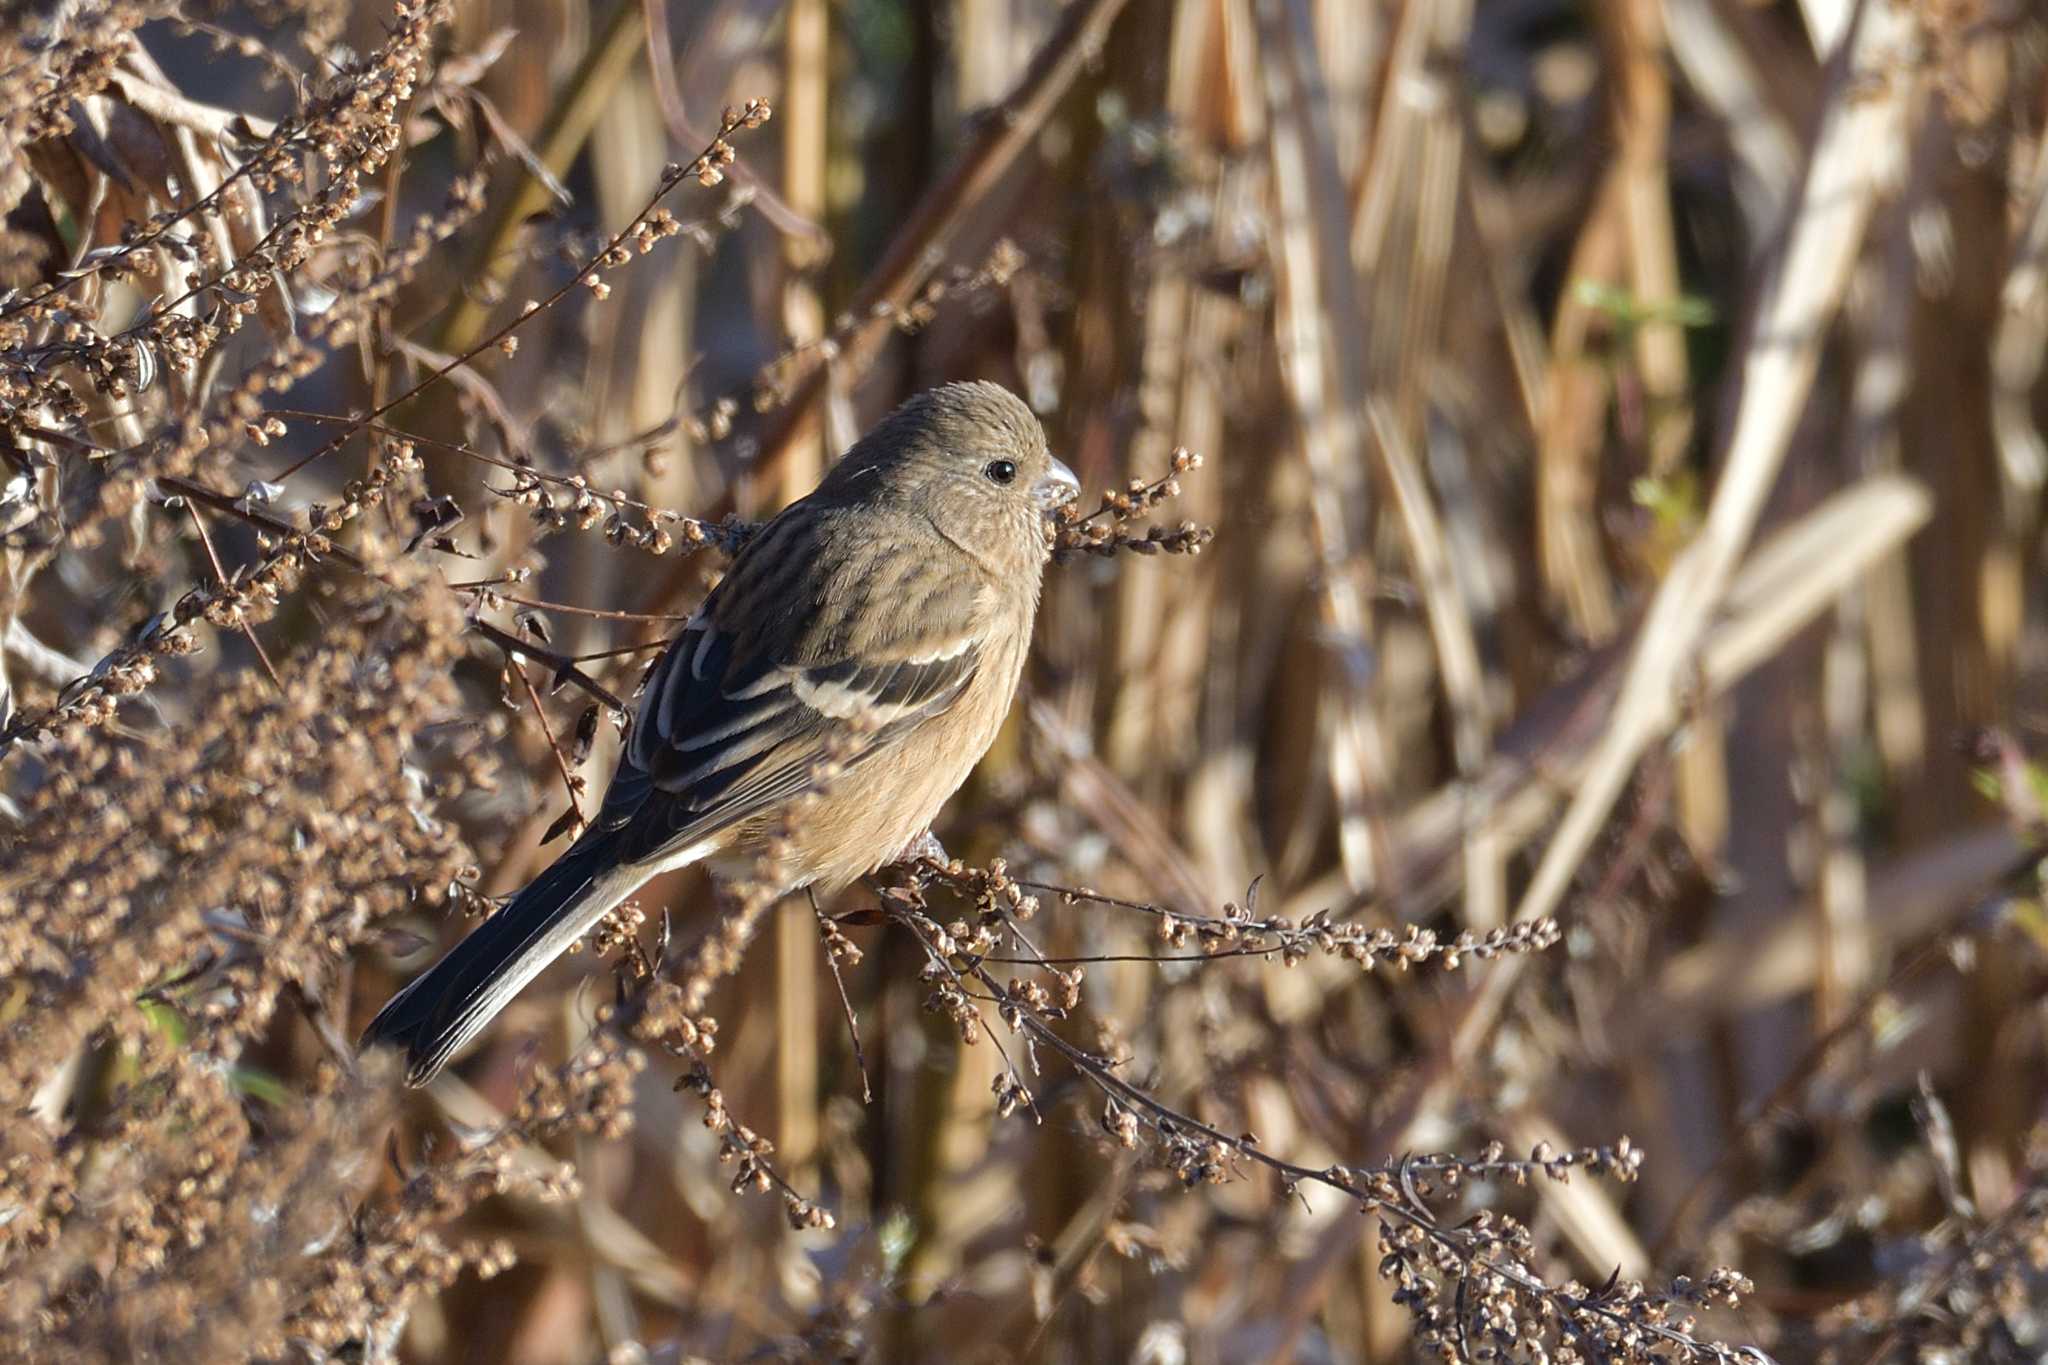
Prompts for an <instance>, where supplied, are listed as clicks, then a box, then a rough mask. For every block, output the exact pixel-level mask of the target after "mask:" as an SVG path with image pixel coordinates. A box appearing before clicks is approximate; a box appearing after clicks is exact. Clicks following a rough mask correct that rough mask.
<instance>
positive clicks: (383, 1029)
mask: <svg viewBox="0 0 2048 1365" xmlns="http://www.w3.org/2000/svg"><path fill="white" fill-rule="evenodd" d="M640 880H641V878H640V877H638V876H635V875H634V874H633V873H632V872H631V871H630V870H628V869H624V868H620V867H618V866H616V863H615V855H614V851H613V850H612V848H611V847H610V841H609V840H607V839H604V838H597V839H593V840H591V841H589V843H588V844H587V845H586V846H584V847H578V848H572V849H570V850H569V851H568V852H567V853H565V854H563V855H562V857H561V858H559V859H558V860H556V862H555V864H554V865H553V866H552V867H550V868H548V870H547V871H545V872H543V873H541V874H540V876H538V877H536V878H534V879H533V881H532V882H531V883H530V884H529V885H528V886H527V887H526V889H525V890H523V891H521V892H520V893H519V894H518V895H516V896H514V897H513V898H512V900H511V903H510V904H508V905H506V906H505V907H504V908H503V909H501V910H499V911H498V912H497V913H495V914H493V915H492V916H491V917H490V918H488V919H486V920H485V921H484V922H483V924H482V925H480V926H478V927H477V928H476V929H475V930H473V931H472V932H471V933H470V935H469V937H467V938H465V939H463V940H462V942H460V943H458V944H456V945H455V946H454V947H453V948H451V949H449V950H448V953H447V955H446V956H445V957H443V958H442V959H441V960H440V961H439V962H436V963H435V964H434V965H433V966H432V967H429V968H428V969H427V970H426V971H425V972H424V973H422V974H421V975H420V976H419V978H418V979H416V980H415V981H413V982H412V984H411V985H409V986H407V987H406V988H405V989H404V990H402V991H400V992H399V993H398V994H397V995H394V996H392V997H391V1000H390V1003H388V1004H386V1005H385V1006H384V1008H383V1009H381V1010H379V1011H378V1012H377V1017H376V1018H375V1019H372V1020H371V1021H370V1027H369V1028H367V1029H365V1030H364V1031H363V1039H362V1044H361V1045H362V1046H363V1047H365V1048H368V1047H371V1046H373V1045H376V1044H387V1045H390V1046H394V1047H401V1048H404V1049H405V1054H406V1074H405V1079H406V1083H407V1084H409V1085H425V1084H426V1083H427V1082H428V1081H430V1080H432V1079H433V1078H434V1073H435V1072H437V1071H439V1070H440V1069H441V1068H442V1066H444V1065H445V1064H446V1063H447V1061H448V1059H449V1058H450V1057H452V1056H454V1055H455V1053H456V1051H457V1050H458V1049H460V1048H461V1047H462V1046H463V1045H464V1044H465V1043H467V1042H468V1041H469V1040H470V1039H472V1038H474V1037H476V1035H477V1034H478V1033H479V1032H481V1031H482V1030H483V1028H484V1026H485V1025H486V1024H488V1023H490V1022H491V1020H492V1019H494V1018H496V1017H497V1014H498V1011H499V1010H501V1009H503V1008H505V1006H506V1005H507V1004H509V1003H510V1002H511V1000H512V997H513V996H515V995H517V994H518V993H519V992H520V990H521V989H523V988H524V987H525V985H526V983H527V982H529V981H531V980H533V978H534V977H535V976H537V975H539V974H540V971H541V969H542V968H543V967H546V966H547V965H548V963H550V962H552V961H554V960H555V959H556V958H557V957H559V956H560V955H561V954H562V953H563V952H564V951H566V950H567V949H568V947H569V945H570V944H571V943H574V942H575V941H576V940H577V939H578V938H580V937H581V936H582V935H583V934H584V933H585V932H586V931H588V930H589V928H590V926H591V925H593V924H595V923H597V921H598V920H599V919H600V918H601V917H602V916H603V915H604V914H605V912H606V911H608V910H610V909H611V908H612V907H613V906H615V905H617V904H618V903H619V902H620V901H622V900H624V899H625V898H626V897H627V896H628V895H630V894H631V893H632V891H633V889H634V887H635V886H637V885H638V884H639V881H640Z"/></svg>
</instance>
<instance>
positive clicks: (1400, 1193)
mask: <svg viewBox="0 0 2048 1365" xmlns="http://www.w3.org/2000/svg"><path fill="white" fill-rule="evenodd" d="M920 870H921V871H923V872H926V873H930V872H933V871H936V870H937V869H935V868H933V867H930V866H925V867H924V868H922V869H920ZM884 904H885V908H886V913H888V914H889V916H890V917H891V918H892V919H894V920H895V921H896V922H897V923H899V924H901V925H903V926H904V927H905V928H906V929H908V930H909V931H910V932H911V933H912V934H914V935H916V937H917V940H918V942H919V944H920V946H922V947H923V949H924V951H925V954H926V958H927V961H928V962H929V963H930V964H932V967H933V969H935V970H937V971H939V972H941V973H942V974H943V977H944V979H946V980H948V981H950V982H951V983H952V985H953V987H954V989H955V990H956V991H959V992H960V993H961V994H962V995H964V996H965V997H966V998H967V999H970V1000H973V1001H976V1002H978V1003H979V1004H980V1005H982V1006H985V1007H989V1008H994V1009H996V1010H997V1011H998V1012H999V1013H1000V1014H1001V1015H1002V1017H1003V1019H1004V1021H1005V1022H1006V1023H1007V1024H1008V1025H1009V1027H1010V1028H1011V1029H1013V1030H1015V1031H1020V1032H1022V1033H1024V1034H1026V1035H1027V1036H1028V1037H1029V1038H1030V1039H1031V1040H1032V1041H1033V1042H1034V1043H1036V1044H1039V1045H1042V1046H1044V1047H1047V1048H1049V1049H1051V1050H1052V1051H1054V1052H1057V1053H1058V1054H1059V1055H1060V1056H1062V1057H1064V1058H1065V1059H1066V1060H1067V1062H1068V1064H1069V1065H1071V1066H1072V1067H1073V1068H1074V1069H1075V1070H1076V1071H1077V1072H1078V1073H1080V1074H1081V1075H1082V1076H1083V1077H1084V1078H1085V1079H1086V1080H1087V1081H1088V1082H1089V1083H1090V1084H1091V1085H1093V1086H1095V1087H1096V1089H1098V1090H1099V1091H1100V1092H1101V1093H1102V1094H1103V1095H1104V1096H1105V1097H1106V1098H1107V1099H1108V1100H1109V1101H1110V1102H1111V1106H1112V1108H1111V1110H1110V1111H1109V1115H1108V1116H1107V1117H1105V1120H1104V1126H1105V1128H1106V1129H1108V1130H1109V1131H1110V1132H1111V1134H1112V1136H1113V1137H1116V1138H1117V1139H1118V1140H1119V1141H1120V1142H1122V1144H1123V1145H1126V1146H1130V1145H1133V1144H1134V1141H1135V1138H1134V1135H1133V1134H1132V1130H1131V1129H1130V1128H1128V1127H1124V1126H1119V1125H1118V1123H1117V1122H1116V1120H1117V1119H1118V1117H1119V1116H1120V1115H1125V1114H1136V1115H1143V1116H1144V1121H1145V1122H1146V1123H1147V1124H1148V1125H1149V1126H1150V1127H1152V1128H1153V1130H1154V1131H1155V1132H1157V1133H1158V1134H1159V1135H1160V1136H1161V1137H1162V1138H1163V1139H1166V1140H1167V1141H1169V1142H1173V1141H1175V1140H1179V1141H1181V1142H1186V1141H1189V1140H1190V1135H1192V1136H1193V1137H1195V1138H1199V1139H1200V1140H1202V1142H1204V1143H1205V1144H1206V1145H1207V1147H1208V1150H1209V1152H1210V1153H1212V1154H1214V1155H1213V1156H1211V1157H1208V1158H1206V1159H1203V1164H1201V1165H1198V1166H1189V1165H1182V1166H1180V1167H1178V1168H1177V1174H1179V1175H1180V1177H1181V1179H1182V1180H1183V1182H1184V1183H1189V1184H1195V1183H1212V1182H1215V1181H1220V1180H1223V1179H1227V1178H1228V1176H1229V1171H1228V1168H1227V1167H1226V1166H1223V1165H1220V1164H1217V1158H1221V1159H1224V1160H1228V1159H1230V1158H1242V1159H1244V1160H1248V1161H1251V1162H1253V1163H1255V1164H1257V1165H1260V1166H1263V1167H1265V1168H1266V1169H1268V1170H1270V1171H1272V1172H1273V1173H1274V1174H1275V1175H1277V1176H1278V1177H1279V1178H1280V1180H1281V1182H1282V1186H1283V1188H1284V1189H1285V1190H1286V1191H1287V1192H1288V1193H1290V1194H1299V1187H1300V1186H1301V1185H1304V1184H1315V1185H1322V1186H1324V1187H1326V1188H1328V1189H1331V1190H1334V1191H1336V1192H1337V1193H1339V1194H1341V1195H1343V1196H1344V1197H1346V1198H1347V1199H1351V1200H1353V1201H1355V1202H1356V1203H1357V1204H1358V1205H1359V1208H1360V1210H1361V1212H1365V1213H1370V1214H1373V1215H1375V1216H1377V1217H1378V1218H1380V1219H1381V1220H1382V1221H1383V1222H1386V1223H1393V1224H1399V1225H1401V1226H1404V1227H1406V1228H1409V1229H1412V1230H1413V1231H1414V1232H1416V1233H1418V1234H1419V1235H1421V1236H1422V1237H1423V1238H1425V1239H1427V1240H1428V1241H1430V1242H1432V1243H1434V1244H1435V1245H1436V1246H1438V1247H1440V1248H1441V1249H1442V1250H1443V1251H1445V1252H1446V1253H1447V1254H1449V1255H1450V1256H1452V1257H1453V1258H1454V1259H1457V1260H1460V1261H1462V1262H1466V1263H1468V1264H1473V1265H1474V1268H1475V1270H1476V1269H1477V1263H1476V1261H1475V1260H1474V1257H1475V1255H1476V1254H1477V1252H1478V1248H1479V1246H1480V1244H1479V1243H1478V1242H1476V1241H1474V1240H1472V1239H1470V1238H1469V1237H1468V1236H1467V1235H1466V1233H1465V1232H1464V1230H1463V1229H1460V1228H1447V1227H1444V1226H1442V1225H1440V1224H1439V1223H1438V1222H1437V1220H1436V1218H1435V1217H1434V1216H1433V1215H1432V1214H1431V1212H1430V1211H1429V1210H1428V1208H1427V1207H1426V1206H1425V1205H1424V1204H1423V1203H1422V1200H1421V1198H1420V1197H1419V1195H1418V1193H1417V1189H1416V1178H1417V1176H1418V1175H1421V1174H1425V1173H1432V1172H1435V1173H1448V1172H1456V1173H1458V1175H1459V1176H1460V1177H1462V1176H1463V1175H1467V1174H1470V1175H1491V1174H1506V1175H1508V1176H1509V1177H1510V1178H1513V1179H1517V1180H1521V1181H1526V1180H1527V1179H1529V1178H1530V1176H1531V1175H1533V1174H1537V1173H1541V1174H1544V1175H1547V1176H1550V1177H1551V1178H1563V1177H1564V1176H1567V1175H1568V1174H1569V1171H1570V1170H1571V1168H1572V1167H1574V1166H1580V1165H1583V1166H1586V1167H1589V1168H1591V1169H1593V1170H1594V1171H1596V1172H1599V1171H1608V1172H1613V1173H1615V1174H1618V1175H1619V1176H1620V1177H1621V1178H1622V1179H1628V1178H1631V1177H1632V1175H1633V1173H1634V1170H1635V1167H1636V1165H1637V1164H1638V1163H1639V1162H1640V1160H1641V1153H1640V1152H1639V1151H1637V1150H1636V1149H1635V1148H1634V1147H1633V1146H1632V1145H1631V1144H1630V1143H1629V1142H1628V1140H1627V1139H1626V1138H1624V1139H1622V1140H1621V1142H1620V1143H1619V1144H1618V1145H1617V1147H1616V1148H1614V1149H1613V1150H1607V1149H1598V1150H1590V1151H1587V1152H1581V1153H1571V1154H1568V1155H1566V1156H1565V1157H1563V1158H1562V1159H1561V1160H1562V1162H1563V1164H1562V1165H1561V1166H1560V1165H1559V1164H1558V1162H1559V1161H1560V1158H1559V1157H1558V1155H1557V1154H1555V1153H1552V1152H1548V1151H1546V1150H1543V1149H1539V1150H1538V1151H1537V1152H1536V1153H1535V1154H1533V1155H1532V1156H1531V1158H1530V1159H1529V1160H1528V1161H1526V1162H1504V1161H1502V1159H1501V1156H1500V1154H1499V1153H1498V1152H1489V1153H1488V1154H1487V1155H1486V1156H1484V1157H1481V1158H1479V1159H1477V1160H1476V1161H1466V1160H1463V1159H1460V1158H1456V1157H1449V1156H1432V1157H1425V1158H1415V1159H1404V1160H1402V1161H1398V1162H1394V1163H1391V1164H1390V1165H1387V1166H1381V1167H1365V1166H1346V1165H1341V1164H1337V1165H1331V1166H1328V1167H1323V1168H1315V1167H1309V1166H1302V1165H1299V1164H1297V1163H1294V1162H1290V1161H1287V1160H1285V1159H1283V1158H1281V1157H1278V1156H1275V1155H1273V1154H1272V1153H1270V1152H1268V1151H1266V1150H1265V1149H1264V1148H1263V1147H1261V1146H1260V1145H1259V1143H1258V1142H1257V1140H1256V1139H1255V1138H1253V1137H1252V1135H1250V1134H1242V1135H1236V1136H1233V1135H1232V1134H1229V1133H1226V1132H1224V1131H1222V1130H1221V1129H1218V1128H1216V1127H1215V1126H1214V1125H1212V1124H1208V1123H1204V1122H1203V1121H1201V1120H1200V1119H1197V1118H1195V1117H1193V1116H1192V1115H1189V1114H1186V1113H1183V1112H1182V1111H1180V1110H1177V1109H1174V1108H1172V1107H1171V1106H1169V1105H1167V1104H1164V1103H1162V1102H1161V1101H1159V1100H1157V1099H1155V1098H1154V1097H1153V1096H1152V1095H1151V1094H1149V1093H1148V1092H1146V1091H1145V1090H1143V1089H1142V1088H1140V1087H1138V1086H1135V1085H1133V1084H1131V1083H1130V1082H1128V1081H1126V1080H1124V1079H1123V1078H1122V1077H1120V1076H1118V1075H1117V1074H1116V1072H1115V1069H1114V1063H1112V1062H1111V1061H1109V1060H1108V1059H1106V1058H1103V1057H1098V1056H1096V1055H1095V1054H1094V1053H1091V1052H1089V1051H1087V1050H1086V1049H1084V1048H1081V1047H1078V1046H1076V1045H1075V1044H1073V1043H1071V1042H1069V1041H1067V1039H1066V1038H1065V1037H1064V1036H1063V1035H1062V1034H1061V1033H1060V1032H1059V1031H1058V1030H1057V1029H1056V1028H1054V1027H1053V1025H1052V1023H1051V1021H1050V1020H1048V1019H1047V1018H1046V1017H1045V1016H1044V1015H1043V1014H1042V1013H1041V1012H1040V1011H1039V1010H1038V1009H1037V1008H1036V1007H1035V1006H1033V1005H1032V1004H1030V1003H1028V1002H1026V1001H1024V1000H1022V999H1020V998H1019V994H1018V992H1017V991H1015V990H1012V989H1006V988H1005V987H1004V986H1003V985H1002V983H1000V982H998V981H997V980H996V979H995V978H994V976H993V975H991V974H990V972H989V971H988V969H987V967H986V966H985V965H984V962H985V959H982V958H979V957H965V958H961V957H958V956H956V955H952V954H949V953H948V952H947V950H946V946H945V945H942V944H941V943H940V942H938V941H937V939H936V938H935V937H934V935H933V934H932V932H931V929H930V928H928V927H927V926H928V925H930V924H931V921H930V920H929V919H928V918H926V917H925V916H923V915H922V914H921V913H919V912H917V911H914V910H909V909H906V908H904V907H901V906H889V905H888V901H887V899H886V898H885V901H884ZM1013 927H1014V926H1013ZM974 986H979V987H980V990H979V991H977V990H974V989H973V987H974ZM986 1036H987V1037H988V1038H989V1039H990V1041H992V1042H995V1043H996V1045H997V1047H998V1048H999V1049H1000V1048H1001V1042H1000V1039H999V1038H998V1036H997V1034H996V1033H995V1031H994V1030H992V1029H991V1030H988V1031H987V1032H986ZM1003 1057H1004V1060H1005V1062H1006V1063H1008V1060H1009V1057H1008V1053H1007V1052H1004V1053H1003ZM1010 1070H1011V1074H1012V1076H1013V1078H1015V1083H1016V1084H1020V1085H1021V1084H1022V1081H1021V1078H1019V1077H1017V1075H1016V1070H1015V1067H1014V1066H1011V1068H1010ZM1024 1098H1025V1102H1026V1103H1027V1104H1029V1103H1032V1102H1033V1101H1032V1100H1031V1097H1030V1093H1029V1091H1028V1090H1026V1091H1025V1096H1024ZM1195 1159H1196V1158H1187V1160H1195ZM1484 1268H1485V1272H1486V1273H1490V1274H1494V1275H1498V1276H1501V1277H1503V1278H1505V1279H1507V1280H1509V1281H1511V1282H1512V1283H1513V1284H1514V1285H1515V1286H1516V1288H1518V1289H1520V1290H1521V1291H1523V1292H1525V1293H1529V1294H1532V1295H1535V1296H1537V1297H1538V1298H1539V1299H1541V1300H1543V1301H1545V1302H1547V1303H1550V1304H1552V1305H1554V1306H1555V1308H1556V1310H1557V1312H1558V1314H1559V1316H1560V1318H1561V1319H1563V1320H1566V1321H1569V1320H1570V1319H1571V1318H1572V1317H1573V1316H1574V1315H1584V1316H1586V1317H1590V1318H1592V1319H1595V1320H1597V1321H1599V1322H1601V1323H1603V1324H1606V1325H1608V1326H1609V1327H1612V1328H1615V1329H1632V1330H1635V1331H1640V1332H1643V1333H1645V1334H1647V1335H1648V1336H1650V1337H1652V1338H1654V1339H1656V1340H1657V1341H1659V1342H1662V1343H1663V1344H1664V1345H1666V1346H1668V1347H1669V1348H1671V1349H1673V1350H1674V1351H1677V1352H1679V1353H1680V1356H1679V1358H1681V1359H1687V1360H1702V1361H1716V1362H1730V1365H1734V1363H1735V1362H1741V1361H1744V1360H1754V1359H1756V1356H1755V1355H1754V1354H1752V1353H1747V1352H1745V1351H1741V1350H1737V1349H1734V1348H1729V1347H1725V1346H1721V1345H1718V1344H1715V1343H1711V1342H1702V1341H1700V1340H1699V1339H1698V1338H1696V1337H1694V1336H1693V1335H1691V1334H1690V1333H1689V1332H1684V1331H1679V1330H1676V1329H1672V1328H1667V1327H1664V1326H1662V1325H1660V1324H1656V1323H1646V1322H1644V1321H1642V1320H1641V1319H1640V1318H1638V1317H1636V1316H1634V1315H1632V1314H1628V1313H1624V1312H1619V1311H1616V1310H1614V1309H1611V1308H1608V1307H1607V1306H1605V1305H1604V1304H1603V1303H1601V1302H1599V1301H1598V1298H1597V1296H1594V1295H1589V1294H1585V1293H1574V1292H1572V1291H1571V1289H1569V1288H1558V1287H1556V1286H1553V1285H1551V1284H1549V1283H1548V1282H1547V1281H1545V1280H1544V1279H1543V1278H1542V1277H1541V1276H1539V1275H1537V1274H1536V1273H1535V1272H1534V1271H1533V1270H1531V1269H1529V1268H1528V1267H1527V1266H1526V1265H1523V1264H1519V1263H1517V1262H1516V1261H1513V1260H1509V1259H1506V1258H1504V1257H1502V1256H1498V1255H1494V1256H1489V1257H1488V1258H1487V1259H1486V1260H1485V1262H1484ZM1564 1330H1567V1331H1569V1330H1570V1329H1569V1328H1566V1329H1564Z"/></svg>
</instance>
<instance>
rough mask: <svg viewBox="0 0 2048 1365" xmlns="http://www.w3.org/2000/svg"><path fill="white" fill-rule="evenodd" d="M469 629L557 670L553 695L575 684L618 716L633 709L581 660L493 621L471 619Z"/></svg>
mask: <svg viewBox="0 0 2048 1365" xmlns="http://www.w3.org/2000/svg"><path fill="white" fill-rule="evenodd" d="M469 628H470V629H471V630H473V631H475V632H476V633H477V634H479V635H481V636H483V637H484V638H485V639H486V640H489V641H490V642H491V643H492V644H494V645H496V646H498V648H500V649H502V650H504V651H505V652H506V653H508V654H521V655H524V656H525V657H527V658H529V659H531V660H533V661H534V662H535V663H538V664H546V665H548V666H549V667H550V668H552V669H554V670H555V676H554V679H553V681H552V682H550V683H549V685H548V690H549V691H550V692H552V691H554V690H555V688H557V687H560V686H561V685H562V684H563V683H574V684H575V685H576V686H577V687H579V688H581V689H582V690H583V691H584V692H587V693H589V694H590V696H591V697H593V698H595V699H596V700H598V701H601V702H603V703H604V704H605V705H606V706H609V707H610V708H611V709H612V710H613V712H615V713H616V714H619V715H626V714H628V713H629V712H630V711H631V710H632V708H631V707H629V706H627V705H626V703H624V702H622V701H620V700H619V699H618V697H617V696H616V695H614V694H613V693H612V691H611V689H609V688H607V687H606V686H605V685H604V684H603V683H600V682H598V681H597V680H596V679H595V678H593V677H591V676H590V675H589V674H588V673H585V672H584V671H583V670H582V669H581V668H578V667H577V666H576V665H577V661H576V660H575V659H572V658H570V657H568V656H567V655H566V654H557V653H556V652H555V651H554V650H552V649H546V648H543V647H542V646H539V645H535V644H531V643H529V642H528V641H525V640H522V639H520V638H519V637H518V636H516V635H512V634H509V633H508V632H506V631H503V630H500V629H498V627H496V626H494V625H492V624H491V623H490V622H489V621H482V620H478V619H476V618H475V617H471V618H470V621H469Z"/></svg>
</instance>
